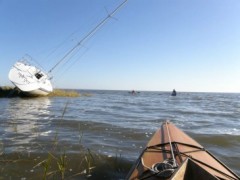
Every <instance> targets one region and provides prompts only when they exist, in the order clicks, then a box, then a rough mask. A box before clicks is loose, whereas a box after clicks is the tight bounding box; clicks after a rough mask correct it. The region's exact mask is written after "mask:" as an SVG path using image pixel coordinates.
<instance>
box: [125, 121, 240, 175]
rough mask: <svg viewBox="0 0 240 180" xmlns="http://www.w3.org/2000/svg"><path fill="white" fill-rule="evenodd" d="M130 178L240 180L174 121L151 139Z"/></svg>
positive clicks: (130, 173)
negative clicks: (174, 123)
mask: <svg viewBox="0 0 240 180" xmlns="http://www.w3.org/2000/svg"><path fill="white" fill-rule="evenodd" d="M127 179H130V180H135V179H173V180H180V179H184V180H186V179H195V180H198V179H210V180H211V179H229V180H236V179H240V178H239V176H238V175H237V174H235V173H234V172H232V171H231V170H230V169H229V168H228V167H227V166H226V165H224V164H223V163H222V162H220V161H219V160H218V159H217V158H216V157H214V156H213V155H212V154H211V153H210V152H208V151H207V150H206V149H205V148H204V147H202V146H201V145H200V144H199V143H197V142H196V141H195V140H193V139H192V138H190V137H189V136H188V135H186V134H185V133H184V132H182V131H181V130H180V129H178V128H177V127H176V126H175V125H173V124H172V123H170V122H165V123H163V124H162V126H161V128H160V129H158V130H157V131H156V133H155V134H154V135H153V137H152V138H151V139H150V141H149V142H148V144H147V146H146V148H145V149H144V150H143V152H142V153H141V155H140V157H139V158H138V160H137V162H136V164H135V165H134V166H133V167H132V169H131V170H130V172H129V174H128V176H127Z"/></svg>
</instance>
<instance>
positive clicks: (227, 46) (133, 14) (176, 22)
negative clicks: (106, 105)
mask: <svg viewBox="0 0 240 180" xmlns="http://www.w3.org/2000/svg"><path fill="white" fill-rule="evenodd" d="M121 2H122V1H120V0H101V1H99V0H51V1H50V0H21V1H19V0H0V22H1V23H0V85H1V86H3V85H11V83H10V81H9V80H8V72H9V70H10V68H11V66H12V65H13V64H14V63H15V61H16V60H18V59H20V58H21V57H23V56H24V55H25V54H29V55H30V56H31V57H33V58H34V59H35V60H36V61H37V62H38V63H40V64H41V65H42V66H43V67H44V68H45V69H46V70H47V71H48V70H49V69H50V68H51V67H53V65H54V64H55V63H56V62H57V61H59V60H60V58H61V57H62V56H63V55H64V54H65V53H66V51H67V50H70V49H71V47H73V46H74V45H75V44H76V43H77V42H78V41H79V40H80V39H81V38H82V37H83V36H84V35H85V34H86V33H87V32H88V31H89V30H91V28H93V27H94V26H95V25H96V24H97V23H98V22H99V21H100V20H101V19H103V18H104V17H105V16H106V15H107V12H110V11H111V10H113V9H114V8H115V7H116V6H117V5H118V4H119V3H121ZM52 75H53V77H54V78H53V85H54V87H55V88H79V89H113V90H132V89H135V90H153V91H171V90H172V89H173V88H175V89H176V90H177V91H194V92H239V91H240V80H239V79H240V1H239V0H129V1H128V3H127V4H126V5H125V6H124V7H123V8H121V9H120V11H119V12H118V13H117V14H116V15H115V16H114V18H113V19H110V21H108V22H107V24H106V25H104V27H103V28H102V29H101V30H100V31H99V32H98V33H97V34H95V35H94V37H93V38H92V39H90V40H89V41H88V42H86V43H84V45H83V47H82V48H81V49H80V50H79V52H78V53H77V54H76V55H75V56H74V57H72V58H71V59H70V61H69V62H68V63H67V64H63V65H62V66H59V67H58V68H57V69H56V70H55V71H54V72H53V73H52Z"/></svg>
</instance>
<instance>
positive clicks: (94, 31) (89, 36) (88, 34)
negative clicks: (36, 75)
mask: <svg viewBox="0 0 240 180" xmlns="http://www.w3.org/2000/svg"><path fill="white" fill-rule="evenodd" d="M127 1H128V0H125V1H123V2H122V3H121V4H120V5H118V6H117V7H116V8H115V9H114V10H113V11H112V12H111V13H110V14H108V15H107V16H106V17H105V18H104V19H103V20H102V21H101V22H100V23H99V24H97V25H96V26H95V27H94V28H93V29H92V30H91V31H90V32H89V33H87V34H86V35H85V36H84V37H83V38H82V39H81V40H80V41H79V42H78V43H77V44H76V45H75V46H74V47H73V48H72V49H70V50H69V51H68V52H67V53H66V54H65V55H64V56H63V57H62V59H60V60H59V61H58V62H57V63H56V64H55V65H54V66H53V67H52V68H51V69H50V70H49V71H48V72H49V73H51V72H52V71H53V70H54V69H55V68H56V67H57V66H58V65H59V64H61V63H62V62H63V61H64V60H65V59H66V58H67V57H68V56H69V55H70V54H71V53H72V52H73V51H74V50H76V49H77V48H78V47H79V46H80V45H81V44H83V43H84V42H85V41H87V40H88V39H89V38H91V37H92V36H93V35H94V34H95V33H96V32H97V31H98V30H99V29H100V28H101V27H102V26H103V25H104V24H105V23H106V22H107V20H108V19H110V18H111V17H112V16H113V15H114V14H115V13H116V12H117V11H118V10H119V9H120V8H121V7H122V6H123V5H124V4H125V3H126V2H127Z"/></svg>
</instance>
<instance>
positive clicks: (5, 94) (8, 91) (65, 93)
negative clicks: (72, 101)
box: [0, 86, 92, 98]
mask: <svg viewBox="0 0 240 180" xmlns="http://www.w3.org/2000/svg"><path fill="white" fill-rule="evenodd" d="M80 96H87V97H89V96H92V95H91V94H89V93H83V94H80V93H79V92H77V91H75V90H63V89H54V90H53V92H51V93H50V94H48V95H47V97H80ZM0 97H2V98H9V97H25V96H24V94H22V93H21V91H19V90H18V89H17V88H14V87H11V86H2V87H0Z"/></svg>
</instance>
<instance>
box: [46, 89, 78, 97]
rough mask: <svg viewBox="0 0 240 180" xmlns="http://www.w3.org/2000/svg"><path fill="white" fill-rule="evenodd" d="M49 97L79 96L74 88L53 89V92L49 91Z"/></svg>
mask: <svg viewBox="0 0 240 180" xmlns="http://www.w3.org/2000/svg"><path fill="white" fill-rule="evenodd" d="M48 96H49V97H55V96H58V97H79V96H80V93H78V92H77V91H74V90H63V89H55V90H53V92H51V93H50V94H49V95H48Z"/></svg>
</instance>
